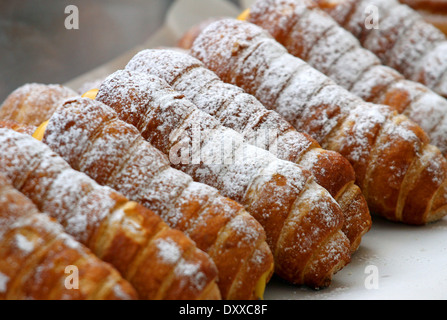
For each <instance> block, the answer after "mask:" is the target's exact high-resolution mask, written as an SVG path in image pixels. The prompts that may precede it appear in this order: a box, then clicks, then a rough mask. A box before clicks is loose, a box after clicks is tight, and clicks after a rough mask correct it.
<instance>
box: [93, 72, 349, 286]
mask: <svg viewBox="0 0 447 320" xmlns="http://www.w3.org/2000/svg"><path fill="white" fill-rule="evenodd" d="M96 99H97V100H98V101H101V102H103V103H105V104H106V105H108V106H110V107H112V108H113V109H114V110H115V111H116V112H117V113H118V115H119V117H120V118H121V119H122V120H124V121H126V122H128V123H130V124H133V125H134V126H135V127H136V128H137V129H138V130H139V131H140V132H141V133H142V136H143V137H144V138H145V139H147V140H148V141H149V142H151V144H153V145H154V146H155V147H157V148H158V149H159V150H161V151H162V152H164V153H165V154H167V155H171V156H172V152H177V151H178V149H177V147H178V146H182V148H185V149H184V150H190V154H193V155H198V154H199V153H200V157H199V159H200V161H197V162H196V160H197V159H195V158H188V157H186V159H183V160H186V161H181V162H179V163H177V164H173V165H175V167H176V168H178V169H180V170H182V171H184V172H186V173H188V174H190V175H191V176H192V177H193V178H194V179H195V180H197V181H201V182H205V183H207V184H210V185H212V186H214V187H216V188H217V189H218V190H219V191H220V192H221V193H222V194H223V195H224V196H227V197H230V198H232V199H233V200H235V201H238V202H240V203H241V204H243V205H244V206H245V208H246V210H247V211H248V212H250V213H251V214H252V215H253V216H254V217H255V218H256V219H257V220H258V221H259V222H260V223H261V225H262V226H263V227H264V229H265V232H266V234H267V243H268V244H269V246H270V248H271V250H272V253H273V255H274V257H275V271H276V273H277V274H278V275H280V276H281V277H283V278H284V279H286V280H289V281H291V282H293V283H298V284H307V285H310V286H314V287H321V286H326V285H328V284H329V283H330V281H331V279H332V276H333V274H334V272H336V271H338V270H339V269H340V268H341V267H342V266H344V265H345V264H346V263H348V262H349V261H350V243H349V240H348V239H347V238H346V236H345V235H344V234H343V233H342V231H341V228H342V227H343V223H344V219H343V213H342V212H341V210H340V207H339V206H338V205H337V203H336V202H335V200H334V199H333V198H332V197H331V196H330V194H329V193H328V192H327V190H325V189H323V188H322V187H321V186H319V185H318V184H316V182H315V180H314V178H313V176H312V175H311V174H310V172H308V171H306V170H303V169H302V168H300V167H299V166H297V165H295V164H293V163H291V162H288V161H283V160H279V159H278V158H276V157H274V156H273V155H272V154H270V153H268V152H267V151H265V150H263V149H260V148H256V147H254V146H252V145H249V144H248V143H246V142H245V141H244V140H243V138H242V136H241V135H239V134H237V133H236V132H235V131H233V130H231V129H228V128H225V127H223V126H222V125H221V124H220V123H219V122H218V121H217V120H216V119H214V118H212V117H211V116H210V115H208V114H206V113H204V112H202V111H200V110H199V109H197V108H196V107H195V106H194V105H193V104H191V102H190V101H188V100H187V99H185V98H184V96H183V95H181V94H180V93H178V92H177V91H175V90H173V89H172V88H171V87H170V86H169V85H168V84H167V83H166V82H165V81H163V80H162V79H160V78H158V77H156V76H151V75H147V74H145V73H138V72H130V71H127V70H120V71H117V72H115V73H113V74H112V75H110V76H109V77H108V78H107V79H106V80H105V81H104V82H103V83H102V85H101V87H100V89H99V92H98V95H97V97H96ZM196 134H197V135H198V136H196ZM222 141H232V142H234V144H230V145H229V148H230V149H226V152H225V153H224V154H222V153H220V151H219V150H221V149H219V146H222ZM216 146H217V149H215V147H216ZM222 147H223V146H222ZM216 150H217V151H216ZM245 155H246V156H245ZM222 157H224V158H225V159H224V158H222ZM227 161H228V162H227ZM225 163H226V164H225ZM317 252H322V255H323V253H326V254H327V255H326V256H325V258H324V259H322V258H321V256H318V255H317V256H316V255H315V254H316V253H317ZM315 258H317V259H315ZM316 270H318V273H315V271H316Z"/></svg>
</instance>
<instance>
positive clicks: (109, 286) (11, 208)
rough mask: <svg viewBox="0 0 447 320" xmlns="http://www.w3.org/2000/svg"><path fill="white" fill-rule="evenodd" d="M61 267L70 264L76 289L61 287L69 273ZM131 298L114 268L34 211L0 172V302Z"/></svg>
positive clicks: (133, 291) (29, 201)
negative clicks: (74, 276)
mask: <svg viewBox="0 0 447 320" xmlns="http://www.w3.org/2000/svg"><path fill="white" fill-rule="evenodd" d="M67 267H72V268H74V267H75V268H76V271H77V275H78V279H77V280H78V282H77V283H76V285H77V287H74V288H70V287H69V286H66V285H65V283H66V281H67V277H68V276H69V274H70V273H71V271H70V273H68V274H67V272H66V268H67ZM70 270H72V269H70ZM70 281H71V280H70V279H68V282H69V283H70ZM70 284H71V283H70ZM136 298H137V294H136V292H135V290H134V289H133V288H132V286H131V285H130V284H129V283H128V282H127V281H125V280H124V279H123V278H122V277H121V275H120V274H119V273H118V271H116V270H115V269H114V268H112V267H111V266H110V265H109V264H108V263H105V262H103V261H101V260H100V259H98V258H97V257H96V256H95V255H94V254H93V253H92V252H91V251H90V250H88V249H87V248H86V247H84V246H83V245H82V244H80V243H79V242H77V241H76V240H75V239H73V238H72V237H71V236H69V235H68V234H66V233H65V232H64V231H63V228H62V226H60V225H59V224H58V223H57V222H56V221H54V220H52V219H51V218H50V217H49V216H47V215H46V214H43V213H40V212H39V211H38V210H37V208H36V207H35V206H34V204H33V203H32V202H31V200H29V199H28V198H26V197H25V196H24V195H23V194H21V193H20V192H18V191H17V190H15V189H14V188H13V187H12V185H10V183H9V181H8V180H7V179H6V178H5V177H4V176H2V175H0V300H25V299H26V300H28V299H32V300H80V299H82V300H122V299H125V300H129V299H136Z"/></svg>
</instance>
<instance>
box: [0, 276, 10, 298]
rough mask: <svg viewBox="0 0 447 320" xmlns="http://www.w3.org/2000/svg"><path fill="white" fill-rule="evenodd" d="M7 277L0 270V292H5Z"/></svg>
mask: <svg viewBox="0 0 447 320" xmlns="http://www.w3.org/2000/svg"><path fill="white" fill-rule="evenodd" d="M8 282H9V277H8V276H6V275H5V274H3V273H1V272H0V293H5V292H6V290H7V289H8Z"/></svg>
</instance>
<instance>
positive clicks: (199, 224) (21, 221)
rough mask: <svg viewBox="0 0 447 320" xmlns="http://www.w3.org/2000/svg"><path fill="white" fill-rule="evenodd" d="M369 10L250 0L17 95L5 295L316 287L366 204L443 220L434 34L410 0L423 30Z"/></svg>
mask: <svg viewBox="0 0 447 320" xmlns="http://www.w3.org/2000/svg"><path fill="white" fill-rule="evenodd" d="M363 2H365V3H366V2H367V1H349V0H345V1H343V0H339V1H323V0H319V1H314V2H312V1H309V0H258V1H256V2H255V3H254V4H253V6H252V7H251V8H249V9H248V10H247V11H245V12H244V14H243V15H241V17H240V18H239V19H232V18H222V19H217V18H216V19H210V20H207V21H206V22H204V23H201V24H200V25H198V26H196V27H194V28H192V29H191V30H189V31H188V32H186V33H185V36H184V37H183V38H182V39H181V40H180V42H179V44H181V48H175V50H171V49H147V50H143V51H141V52H139V53H138V54H136V55H135V56H134V57H133V58H132V59H131V60H130V61H129V62H128V64H127V65H126V67H125V68H124V69H123V70H118V71H116V72H114V73H112V74H110V75H109V76H108V77H107V78H106V79H104V81H102V82H101V84H100V85H99V86H98V87H97V88H91V89H92V90H90V91H88V92H85V93H84V94H82V96H81V95H80V94H78V93H77V92H75V91H73V90H71V89H69V88H65V87H63V86H60V85H45V84H36V83H32V84H26V85H24V86H22V87H20V88H18V89H17V90H15V91H14V92H12V93H11V94H10V96H9V97H8V98H7V99H6V100H5V102H4V103H3V105H2V107H1V108H0V181H1V182H2V188H0V202H1V204H2V205H1V206H0V242H1V243H2V247H1V249H0V255H1V256H2V259H1V262H0V298H2V299H33V298H34V299H151V300H155V299H158V300H159V299H177V300H180V299H188V300H191V299H231V300H234V299H243V300H246V299H261V298H262V297H263V293H264V290H265V287H266V285H267V284H268V282H269V280H270V279H271V277H272V276H273V274H276V276H278V277H280V278H282V279H283V280H284V281H288V282H290V283H292V284H295V285H303V286H307V287H310V288H324V287H327V286H330V284H331V281H332V279H333V277H334V275H335V274H336V273H337V272H338V271H340V270H341V269H342V268H343V267H344V266H346V265H347V264H348V263H349V262H350V261H351V256H352V255H353V254H355V252H356V251H357V249H358V248H359V246H361V240H362V237H363V236H364V235H365V234H366V233H367V232H368V231H369V230H370V229H371V226H372V220H371V214H370V212H371V213H373V214H376V215H379V216H382V217H384V218H386V219H389V220H391V221H396V222H400V223H406V224H412V225H425V224H427V223H433V222H436V221H438V220H440V219H442V218H443V217H444V216H445V215H446V214H447V161H446V159H445V157H444V155H445V153H446V152H447V140H446V137H447V134H446V133H447V118H446V117H445V115H446V113H447V101H446V100H445V98H444V97H443V96H442V95H443V92H444V91H443V90H444V86H445V84H444V80H443V79H446V80H447V74H446V71H445V70H441V69H436V72H435V70H434V69H433V67H430V62H431V63H432V64H434V63H435V61H437V62H438V65H440V66H443V65H445V66H446V68H447V56H446V55H444V56H443V55H442V52H443V50H444V49H443V48H445V47H446V46H445V38H442V36H441V33H440V32H439V33H436V34H433V33H431V31H432V30H433V29H432V28H433V27H432V26H431V25H429V24H428V23H426V22H424V21H423V20H422V18H421V17H420V16H419V15H417V14H416V13H415V12H414V11H411V9H409V8H408V7H406V6H405V12H406V13H408V15H410V16H411V18H412V19H413V20H414V21H416V20H417V19H416V18H418V19H419V20H417V23H415V26H414V25H411V26H410V25H408V26H406V27H405V28H399V26H398V25H397V24H394V25H393V23H392V22H394V23H397V22H396V21H397V20H396V21H394V20H393V21H391V20H392V19H391V18H390V19H388V20H390V21H388V20H385V21H384V22H383V23H384V24H385V23H387V26H389V28H388V29H381V30H374V29H373V30H369V29H368V30H367V29H363V28H362V25H361V24H360V23H359V19H360V18H359V16H360V13H359V14H357V13H356V12H357V11H358V12H361V10H362V8H363V6H364V5H365V3H363ZM373 2H374V3H375V2H377V5H383V6H385V4H384V3H388V5H387V6H389V7H386V8H384V9H383V10H388V11H390V12H391V11H393V10H397V9H395V6H396V7H397V6H399V8H400V6H402V5H400V4H398V3H397V2H396V3H394V2H393V1H387V2H384V1H378V0H377V1H373ZM399 12H400V11H399ZM331 15H333V17H331ZM390 16H392V15H391V14H390ZM399 21H400V23H402V21H401V20H399ZM404 29H405V30H404ZM413 29H415V30H413ZM351 32H352V33H351ZM355 36H358V39H357V38H356V37H355ZM416 36H417V37H416ZM406 37H408V39H406ZM393 39H394V42H393ZM397 39H399V40H398V41H397ZM415 39H416V40H418V41H419V42H415ZM421 43H424V44H428V43H429V44H430V45H429V46H428V45H426V46H424V51H423V52H422V51H421V46H420V44H421ZM409 44H414V46H413V47H411V46H410V45H409ZM368 45H369V46H368ZM179 49H182V50H179ZM368 49H369V50H368ZM403 56H405V57H407V58H408V59H407V60H406V59H402V57H403ZM430 57H431V58H430ZM441 57H443V58H444V60H442V61H441V62H439V59H440V58H441ZM430 59H434V60H430ZM385 64H388V66H385ZM67 266H72V267H76V268H77V269H78V270H79V271H80V272H79V288H78V289H75V290H73V289H69V288H67V283H66V279H67V274H66V273H65V272H66V268H67Z"/></svg>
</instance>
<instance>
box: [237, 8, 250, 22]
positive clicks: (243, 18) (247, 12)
mask: <svg viewBox="0 0 447 320" xmlns="http://www.w3.org/2000/svg"><path fill="white" fill-rule="evenodd" d="M249 16H250V9H245V10H244V11H243V12H242V13H241V14H240V15H239V17H237V19H238V20H241V21H247V20H248V17H249Z"/></svg>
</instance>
